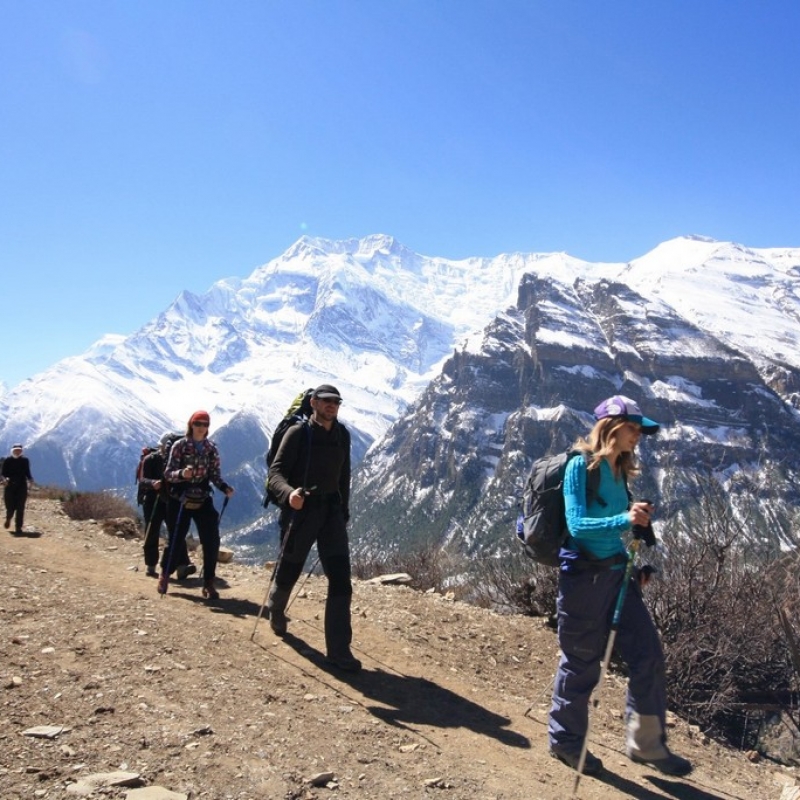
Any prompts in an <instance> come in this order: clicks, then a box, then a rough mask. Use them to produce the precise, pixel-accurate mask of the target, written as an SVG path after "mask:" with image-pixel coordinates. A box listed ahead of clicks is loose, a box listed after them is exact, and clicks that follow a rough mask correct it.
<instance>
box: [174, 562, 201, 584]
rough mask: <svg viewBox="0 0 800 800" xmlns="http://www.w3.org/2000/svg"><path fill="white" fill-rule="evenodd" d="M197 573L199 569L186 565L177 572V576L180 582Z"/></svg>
mask: <svg viewBox="0 0 800 800" xmlns="http://www.w3.org/2000/svg"><path fill="white" fill-rule="evenodd" d="M195 572H197V567H196V566H195V565H194V564H185V565H183V566H181V567H178V569H176V570H175V575H176V576H177V578H178V580H179V581H185V580H186V579H187V578H188V577H189V576H190V575H194V574H195Z"/></svg>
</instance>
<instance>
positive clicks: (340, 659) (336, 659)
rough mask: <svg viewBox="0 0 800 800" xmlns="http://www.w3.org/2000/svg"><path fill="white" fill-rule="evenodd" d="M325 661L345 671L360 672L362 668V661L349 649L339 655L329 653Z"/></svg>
mask: <svg viewBox="0 0 800 800" xmlns="http://www.w3.org/2000/svg"><path fill="white" fill-rule="evenodd" d="M325 663H326V664H330V665H331V666H332V667H338V668H339V669H341V670H344V671H345V672H358V671H359V670H360V669H361V662H360V661H359V660H358V659H357V658H356V657H355V656H354V655H353V654H352V653H351V652H349V651H348V652H347V653H342V654H341V655H338V656H331V655H327V656H325Z"/></svg>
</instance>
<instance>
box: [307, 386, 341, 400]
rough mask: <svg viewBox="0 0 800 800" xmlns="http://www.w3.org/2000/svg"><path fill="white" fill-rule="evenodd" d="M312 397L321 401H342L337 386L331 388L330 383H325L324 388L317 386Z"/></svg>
mask: <svg viewBox="0 0 800 800" xmlns="http://www.w3.org/2000/svg"><path fill="white" fill-rule="evenodd" d="M311 396H312V397H318V398H319V399H320V400H331V399H332V400H341V399H342V396H341V395H340V394H339V390H338V389H337V388H336V387H335V386H331V385H330V384H329V383H323V384H322V386H317V388H316V389H314V394H312V395H311Z"/></svg>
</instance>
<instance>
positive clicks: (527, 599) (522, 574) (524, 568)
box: [468, 548, 558, 624]
mask: <svg viewBox="0 0 800 800" xmlns="http://www.w3.org/2000/svg"><path fill="white" fill-rule="evenodd" d="M468 583H469V585H470V587H471V589H470V592H469V596H468V599H469V601H470V602H471V603H474V604H475V605H477V606H481V607H482V608H491V609H494V610H499V611H508V612H510V613H516V614H524V615H526V616H531V617H547V618H548V619H549V620H550V623H551V624H554V622H555V612H556V597H557V596H558V570H556V569H553V568H552V567H543V566H542V565H540V564H537V563H536V562H535V561H533V560H532V559H530V558H528V557H526V556H525V555H524V554H523V553H522V549H521V548H520V549H519V550H517V551H515V552H513V553H508V554H506V555H504V556H501V557H498V558H491V559H478V560H477V561H475V562H474V563H473V566H472V569H471V570H470V575H469V580H468Z"/></svg>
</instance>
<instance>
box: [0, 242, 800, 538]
mask: <svg viewBox="0 0 800 800" xmlns="http://www.w3.org/2000/svg"><path fill="white" fill-rule="evenodd" d="M799 273H800V250H798V249H796V248H794V249H793V248H770V249H764V250H758V249H751V248H746V247H743V246H742V245H738V244H735V243H726V242H716V241H714V240H708V239H701V238H698V237H679V238H676V239H673V240H670V241H668V242H665V243H661V244H660V245H658V246H657V247H656V248H654V249H653V250H652V251H650V252H649V253H647V254H645V255H644V256H642V257H641V258H639V259H635V260H633V261H631V262H627V263H590V262H585V261H582V260H580V259H577V258H574V257H572V256H569V255H568V254H566V253H538V254H537V253H534V254H523V253H513V254H501V255H499V256H496V257H493V258H478V257H475V258H470V259H461V260H448V259H445V258H440V257H429V256H422V255H419V254H416V253H413V252H412V251H410V250H409V249H408V248H406V247H405V246H403V245H402V244H401V243H399V242H398V241H397V240H395V239H394V238H393V237H390V236H386V235H383V234H376V235H374V236H368V237H364V238H362V239H347V240H341V241H332V240H326V239H319V238H310V237H303V238H301V239H299V240H298V241H297V242H296V243H295V244H294V245H292V247H290V248H289V249H288V250H287V251H286V252H285V253H283V254H281V255H280V256H278V257H276V258H274V259H272V260H271V261H269V262H267V263H266V264H264V265H261V266H260V267H258V268H256V269H255V270H254V271H253V273H251V275H249V276H247V277H244V278H239V277H234V278H225V279H222V280H220V281H218V282H216V283H215V284H213V286H212V287H211V288H210V289H209V290H208V291H206V292H205V293H202V294H194V293H192V292H190V291H188V290H186V291H184V292H181V294H180V295H179V296H178V298H176V300H175V301H174V302H173V303H172V304H171V305H170V306H169V307H168V308H166V309H165V310H164V311H163V312H161V313H160V314H159V315H157V317H156V318H155V319H153V320H151V321H150V322H148V323H146V324H145V325H144V326H143V327H142V328H140V329H139V330H138V331H136V332H135V333H134V334H132V335H131V336H128V337H124V338H123V339H121V340H120V339H115V338H114V337H111V336H109V337H104V338H103V339H102V340H100V341H99V342H98V343H96V344H95V345H94V346H93V347H92V348H90V350H89V351H87V353H86V354H84V355H83V356H73V357H71V358H69V359H65V360H64V361H61V362H59V363H58V364H56V365H54V366H53V367H52V368H51V369H50V370H47V371H45V372H44V373H41V374H40V375H37V376H34V378H32V379H29V380H28V381H25V382H23V384H21V385H20V386H18V387H15V388H13V389H11V390H10V391H9V392H6V393H5V394H4V395H3V396H2V397H0V450H1V449H2V448H3V447H6V448H7V447H9V446H10V444H11V443H12V442H13V441H18V440H22V441H23V442H24V443H25V444H26V448H27V450H28V454H29V455H30V456H31V458H32V464H33V467H34V472H35V475H36V477H37V480H40V481H41V482H43V483H53V484H57V485H64V486H67V487H70V488H80V489H83V490H94V489H112V490H115V491H119V492H121V493H125V494H127V495H129V496H130V495H132V475H133V467H134V465H135V462H136V460H137V459H138V453H139V451H140V449H141V446H142V445H143V444H152V443H154V442H155V441H157V439H158V438H159V437H160V435H161V434H162V433H163V432H164V431H165V430H173V429H181V428H183V426H184V424H185V423H184V420H185V419H187V418H188V416H189V415H190V414H191V413H192V411H194V410H195V409H196V408H205V409H206V410H208V411H209V412H210V413H211V415H212V437H214V438H219V437H220V436H224V431H225V430H226V428H228V427H229V426H233V428H234V430H232V431H231V437H232V440H236V441H250V442H251V445H250V446H245V447H243V448H242V447H240V448H239V449H237V450H236V451H233V452H227V453H226V452H223V471H224V472H226V473H227V475H226V478H227V479H228V480H229V481H230V482H232V483H234V485H237V488H238V489H241V491H237V496H238V497H237V500H238V502H237V503H235V504H234V503H232V504H231V509H230V511H229V512H228V515H227V519H226V521H227V522H228V524H231V525H252V524H253V523H254V522H255V521H257V518H258V516H259V514H260V513H261V511H260V492H261V485H260V484H261V482H262V480H263V470H264V465H263V450H260V449H259V448H261V446H262V443H263V441H265V439H266V438H267V437H268V436H269V434H270V432H271V430H272V429H273V427H274V425H275V424H276V422H277V420H278V419H279V418H280V416H281V415H282V414H283V412H284V410H285V408H286V407H287V405H288V403H289V401H290V400H291V399H292V398H293V397H294V396H295V394H296V393H297V392H298V391H299V390H300V389H303V388H306V387H307V386H309V385H315V384H318V383H322V382H330V383H334V384H336V385H337V386H339V388H340V390H341V391H342V393H343V395H344V397H345V406H343V408H342V419H343V421H345V422H346V424H348V427H350V428H351V430H352V431H354V433H355V441H356V447H355V448H354V462H359V461H360V460H361V459H362V457H363V456H364V454H365V453H366V452H367V450H368V449H369V448H370V447H373V446H377V445H376V444H375V443H376V442H377V441H378V440H380V439H381V438H382V437H383V436H384V435H385V433H386V432H387V431H388V429H389V428H390V426H391V425H392V424H393V423H395V422H396V421H397V420H398V419H400V417H401V415H403V414H405V413H407V411H411V410H412V409H413V404H415V403H417V402H418V401H419V400H420V398H421V397H422V396H423V393H424V391H426V389H427V387H429V386H431V385H432V382H434V381H437V380H439V379H440V378H441V377H442V375H443V372H442V371H443V370H446V369H447V364H448V362H449V361H451V360H452V358H453V356H454V354H458V353H461V354H462V355H461V358H462V360H463V359H467V360H468V356H469V354H470V352H471V350H473V349H475V348H478V349H479V348H480V344H479V343H480V341H481V339H482V337H483V335H484V334H483V331H485V330H486V329H487V326H488V327H491V326H492V325H493V324H494V322H493V320H494V321H502V320H503V319H505V320H506V321H507V320H508V319H509V317H508V316H507V315H508V314H509V313H511V314H512V315H513V314H518V313H520V293H521V292H523V291H528V289H524V288H523V287H524V286H525V285H526V284H525V283H524V277H525V276H526V275H531V274H534V275H536V276H537V279H536V280H537V281H538V283H537V286H538V287H539V288H538V289H537V293H536V299H535V302H534V304H533V305H532V306H531V304H530V303H529V304H528V307H527V309H526V310H525V312H524V313H525V314H527V315H528V317H529V319H528V320H527V321H526V322H525V325H524V327H523V328H521V329H520V330H521V331H523V333H522V334H521V335H522V341H524V340H525V337H526V336H527V337H528V341H527V343H525V344H524V345H523V346H522V348H521V350H520V356H519V358H522V354H523V353H525V351H526V349H527V351H528V357H529V358H532V359H533V363H532V365H530V366H527V367H525V369H526V370H527V372H528V373H529V374H531V375H533V374H535V372H536V370H537V369H539V368H540V367H539V366H537V365H540V364H541V363H542V354H544V355H545V356H547V354H548V353H550V352H557V353H558V355H559V357H560V358H562V359H563V363H562V364H560V365H556V366H557V367H558V368H560V369H565V368H570V369H574V370H576V371H579V370H581V369H583V368H586V364H584V363H582V362H581V358H582V357H583V356H584V355H586V356H587V357H589V356H591V358H593V359H596V363H595V364H594V365H593V366H592V367H591V369H592V370H595V372H597V371H598V370H599V371H600V372H603V371H605V372H606V373H608V374H609V375H610V374H611V373H612V372H614V371H618V372H619V374H618V375H617V377H615V378H614V379H613V380H606V381H605V382H604V383H603V386H604V388H607V389H608V390H610V391H616V390H618V389H619V387H620V386H621V385H623V384H624V381H625V378H624V376H625V363H626V360H627V361H629V362H630V363H631V364H633V365H634V366H635V367H636V369H638V370H639V371H640V372H641V365H642V364H644V363H645V362H653V361H654V360H658V361H659V363H660V364H661V365H662V366H663V367H665V369H666V368H668V367H669V365H670V364H669V362H670V359H672V362H673V363H674V364H677V363H680V365H681V369H683V370H688V372H687V374H686V375H684V376H681V375H678V374H671V373H669V371H668V370H667V371H665V372H663V374H661V375H659V376H657V377H656V384H655V385H656V388H657V389H658V392H661V393H662V394H665V396H666V395H667V394H669V393H672V395H674V396H675V397H678V396H683V394H686V393H687V392H688V393H689V394H691V392H697V391H702V390H700V389H698V388H697V386H691V385H690V384H691V380H690V377H691V376H692V375H695V374H697V373H698V370H705V369H708V370H712V372H714V373H723V372H725V371H726V370H728V369H730V371H731V374H732V375H734V376H735V374H736V372H737V370H740V371H741V370H745V371H746V372H747V371H749V370H751V369H752V366H755V367H756V369H757V370H758V371H759V374H760V375H761V376H762V379H763V383H764V385H765V386H766V387H768V388H769V390H770V392H772V393H774V394H775V395H776V396H779V397H780V398H781V401H782V403H783V404H784V405H785V406H786V407H787V409H790V410H791V411H792V413H795V410H796V409H797V408H799V407H800V376H799V375H798V369H799V368H800V348H798V347H797V346H796V345H798V344H800V335H798V332H797V326H796V320H797V319H798V318H800V299H798V295H797V292H796V290H795V287H794V284H795V283H796V280H795V278H796V275H797V274H799ZM527 285H528V286H530V285H531V284H530V283H528V284H527ZM623 287H625V288H626V290H627V291H623ZM712 289H713V292H712V291H711V290H712ZM775 298H778V300H779V301H780V302H778V300H775ZM637 306H638V308H637ZM584 314H589V315H590V316H589V317H588V318H587V321H586V322H584V321H583V319H582V316H583V315H584ZM606 314H609V315H611V316H609V317H608V319H607V320H605V321H603V316H604V315H606ZM592 315H593V316H594V317H596V318H597V320H599V321H600V323H601V324H597V325H596V324H593V323H592V324H589V322H590V321H591V320H590V318H591V317H592ZM613 315H617V316H618V317H619V316H620V315H621V316H622V317H624V318H626V319H628V320H629V321H633V320H636V326H635V327H636V330H637V331H638V334H637V338H636V340H635V341H633V340H631V342H630V343H629V344H628V345H626V347H627V348H628V350H627V351H625V350H624V349H621V348H619V347H617V346H616V344H615V343H617V342H622V341H623V340H624V339H625V338H626V336H627V333H626V332H624V331H623V330H622V329H621V328H619V326H617V325H616V323H615V322H614V319H615V317H614V316H613ZM540 318H542V319H546V320H547V324H545V325H538V328H537V322H536V320H537V319H540ZM670 326H671V327H670ZM501 327H502V325H501ZM692 329H694V330H696V331H702V332H703V334H704V335H703V336H699V335H690V334H689V331H691V330H692ZM753 330H758V331H759V333H760V336H759V337H754V336H753V335H752V331H753ZM534 332H535V335H533V334H534ZM504 335H506V336H509V335H511V334H510V332H508V331H507V332H506V334H504ZM676 336H677V337H678V338H679V341H680V347H681V348H683V349H682V351H681V352H676V344H675V341H673V340H674V339H675V337H676ZM567 340H568V341H569V343H570V344H571V346H569V347H567V346H563V345H564V343H565V341H567ZM656 343H657V344H658V346H657V347H656ZM692 347H693V348H696V352H695V353H693V355H694V356H696V358H695V360H694V361H692V359H691V358H688V357H687V356H688V355H692V354H690V353H689V352H687V349H688V348H692ZM709 350H714V351H716V352H717V353H718V354H722V355H720V357H719V358H716V359H711V358H703V356H704V354H705V352H706V351H709ZM726 360H727V363H726ZM545 361H547V358H545ZM615 365H616V366H615ZM617 367H619V368H620V369H619V370H617ZM651 372H652V370H651ZM648 374H649V373H648ZM640 377H641V376H640ZM506 380H508V381H510V382H511V385H514V384H517V383H519V380H520V376H519V375H514V374H513V371H512V372H510V373H508V375H507V377H506ZM649 380H650V378H648V381H649ZM687 381H688V383H687ZM659 387H661V388H659ZM664 387H667V388H664ZM669 387H671V388H669ZM641 389H646V390H647V391H646V392H645V396H646V395H647V392H649V391H650V389H649V388H648V386H647V385H646V383H642V381H641V380H638V379H637V380H636V381H634V382H633V384H632V388H631V391H639V390H641ZM500 392H501V394H502V392H503V389H502V387H501V389H500ZM682 393H683V394H682ZM509 394H510V395H514V396H517V395H516V394H515V393H514V392H510V393H509ZM519 398H520V400H521V401H522V400H523V399H524V397H523V396H522V395H519ZM561 401H563V402H566V403H567V404H568V405H569V403H570V398H569V397H562V398H561ZM544 405H553V403H552V402H551V400H547V401H546V402H545V403H544ZM556 405H557V404H556ZM510 411H511V410H510V409H509V410H506V412H504V413H509V412H510ZM517 412H519V409H517ZM244 431H248V432H250V433H254V432H255V431H258V435H250V433H248V435H247V436H243V435H242V434H243V433H244ZM519 466H520V467H521V466H522V465H519Z"/></svg>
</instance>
